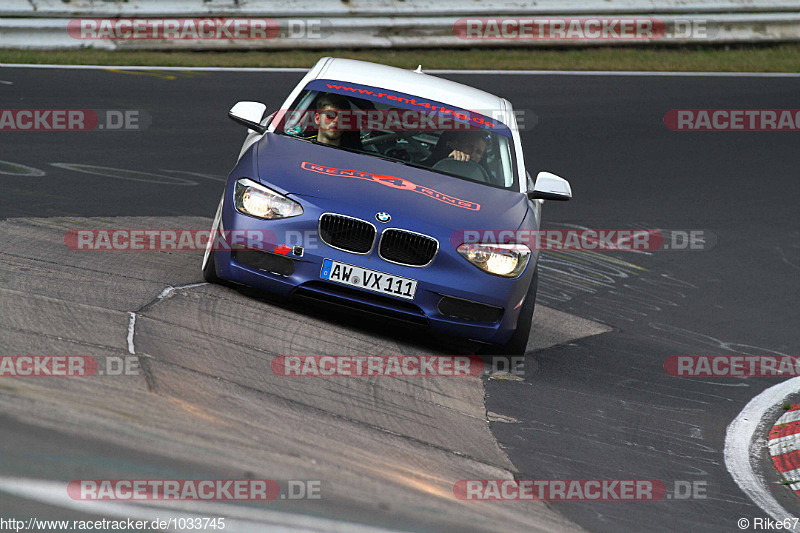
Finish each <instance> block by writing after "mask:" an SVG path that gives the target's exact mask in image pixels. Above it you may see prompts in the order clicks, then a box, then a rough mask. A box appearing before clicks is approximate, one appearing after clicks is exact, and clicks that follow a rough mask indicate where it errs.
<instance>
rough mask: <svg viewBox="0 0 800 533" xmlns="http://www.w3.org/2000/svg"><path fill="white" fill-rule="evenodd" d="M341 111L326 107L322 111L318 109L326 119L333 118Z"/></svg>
mask: <svg viewBox="0 0 800 533" xmlns="http://www.w3.org/2000/svg"><path fill="white" fill-rule="evenodd" d="M341 113H342V110H341V109H326V110H324V111H320V114H321V115H325V118H327V119H328V120H333V119H335V118H336V117H338V116H339V115H340V114H341Z"/></svg>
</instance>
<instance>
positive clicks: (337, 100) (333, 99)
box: [307, 93, 352, 146]
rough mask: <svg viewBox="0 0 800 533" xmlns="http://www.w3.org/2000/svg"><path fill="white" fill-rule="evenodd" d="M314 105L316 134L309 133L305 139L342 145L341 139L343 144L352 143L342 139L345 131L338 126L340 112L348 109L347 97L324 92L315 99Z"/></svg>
mask: <svg viewBox="0 0 800 533" xmlns="http://www.w3.org/2000/svg"><path fill="white" fill-rule="evenodd" d="M315 107H316V109H315V111H314V123H315V124H316V125H317V128H318V129H317V133H316V135H311V136H309V137H307V139H309V140H315V141H317V142H320V143H322V144H330V145H331V146H342V141H343V140H344V141H345V144H352V143H347V142H346V141H347V139H343V138H344V137H345V136H344V133H345V131H344V129H343V128H340V127H339V119H340V118H341V117H342V112H345V111H350V103H349V102H348V101H347V99H346V98H345V97H343V96H339V95H338V94H332V93H325V94H323V95H322V96H320V97H319V98H318V99H317V101H316V106H315Z"/></svg>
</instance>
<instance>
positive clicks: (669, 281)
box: [0, 68, 800, 532]
mask: <svg viewBox="0 0 800 533" xmlns="http://www.w3.org/2000/svg"><path fill="white" fill-rule="evenodd" d="M442 76H443V77H447V78H450V79H454V80H456V81H460V82H464V83H466V84H468V85H472V86H475V87H478V88H481V89H485V90H488V91H490V92H494V93H497V94H499V95H502V96H504V97H506V98H508V99H509V100H510V101H511V102H512V103H513V104H514V106H515V108H516V109H517V110H523V112H524V118H523V123H524V125H525V131H524V132H523V143H524V146H525V149H526V153H525V157H526V164H527V166H528V167H529V169H530V170H531V172H535V171H538V170H549V171H552V172H555V173H557V174H559V175H561V176H563V177H565V178H567V179H568V180H570V183H571V185H572V189H573V193H574V199H573V201H571V202H569V203H556V202H547V203H545V206H544V219H545V226H546V227H550V228H573V227H586V228H603V229H615V228H618V229H632V228H651V229H659V230H662V232H664V233H665V234H667V235H671V233H670V232H671V231H673V232H674V231H702V232H703V236H704V249H702V250H660V251H654V252H636V253H634V252H614V253H611V252H560V253H545V254H544V256H543V259H542V263H541V267H540V268H541V270H540V285H539V287H540V288H539V297H538V307H537V312H536V319H535V322H536V323H535V326H534V329H533V332H532V337H531V339H530V341H529V345H528V352H529V353H528V354H527V356H526V358H525V364H524V377H522V378H519V377H518V376H511V375H508V374H506V373H502V372H495V373H492V374H491V375H490V376H488V377H483V378H482V379H478V378H469V379H445V378H438V379H427V378H426V379H425V380H420V381H414V380H413V379H409V378H406V379H390V378H375V379H366V378H364V379H347V378H324V379H323V378H308V379H306V378H302V379H301V378H281V377H279V376H276V375H274V374H273V372H272V371H271V370H270V361H271V360H272V359H273V358H274V357H275V356H276V355H288V354H312V353H313V354H342V355H344V354H351V355H353V354H367V353H369V354H423V353H439V354H446V353H448V348H449V347H448V346H446V345H442V344H441V342H432V341H430V339H428V337H427V336H426V335H425V334H424V333H423V332H418V331H406V330H404V329H400V328H399V327H398V326H396V325H394V324H391V323H385V322H375V321H367V320H364V319H363V317H359V316H357V315H354V316H351V315H341V314H340V313H335V312H331V310H328V309H325V308H317V307H315V306H310V305H307V304H302V303H301V304H292V305H283V304H277V303H274V302H267V301H264V300H262V299H259V298H256V297H254V296H253V295H245V294H240V293H239V292H237V291H234V290H231V289H228V288H225V287H220V286H209V285H206V284H199V283H200V282H201V281H202V279H201V275H200V271H199V264H200V257H201V254H200V253H198V252H144V253H134V252H80V251H74V250H70V249H69V248H68V247H67V246H65V242H64V235H65V233H66V232H68V231H69V230H72V229H81V228H194V229H203V228H207V227H209V226H210V222H211V220H210V219H211V217H213V214H214V210H215V208H216V205H217V202H218V200H219V195H220V193H221V189H222V184H223V182H224V180H225V176H226V173H227V172H228V171H229V169H230V168H231V167H232V165H233V164H234V162H235V159H236V155H237V154H238V150H239V148H240V145H241V141H242V139H243V137H244V133H245V132H244V130H243V128H241V127H240V126H237V125H236V124H234V123H233V122H231V121H229V120H228V119H227V118H226V114H227V110H228V109H229V108H230V106H231V105H232V104H234V103H235V102H236V101H239V100H256V101H262V102H264V103H266V104H267V106H268V107H269V108H270V109H275V108H276V107H277V106H278V105H280V104H281V103H282V100H283V98H284V96H285V95H286V94H287V93H288V92H289V90H290V89H291V88H292V87H293V86H294V85H295V84H296V83H297V81H298V80H299V79H300V78H301V77H302V73H300V72H233V71H231V72H201V71H188V70H187V71H182V70H158V71H143V70H131V69H86V70H66V69H41V68H2V69H0V80H2V81H3V82H7V83H2V84H0V108H2V109H23V108H25V109H94V110H109V109H111V110H129V111H135V112H137V113H138V116H139V117H140V118H141V123H142V124H143V126H144V127H143V129H140V130H138V131H108V130H107V129H105V130H99V129H97V130H93V131H76V132H7V131H2V132H0V139H2V144H0V146H2V152H0V191H2V192H1V193H0V355H20V354H82V355H91V356H95V357H97V358H104V357H109V356H111V357H115V358H118V359H119V360H123V361H125V360H128V359H129V358H132V359H133V360H135V361H136V362H137V364H138V366H139V368H140V372H138V373H137V374H136V375H126V376H111V375H104V376H100V375H96V376H93V377H92V378H85V379H71V378H70V379H64V378H24V377H15V378H10V377H2V378H0V458H2V459H0V517H4V518H9V517H16V518H20V519H27V518H28V517H31V516H36V517H38V518H69V519H89V518H94V517H142V518H143V519H154V518H157V517H160V518H166V517H175V516H184V515H185V516H189V515H191V516H225V517H228V519H229V524H230V526H229V528H228V529H229V530H232V531H262V530H265V528H267V527H269V528H270V529H269V530H275V531H281V530H286V531H293V530H311V531H329V530H340V531H357V530H359V529H360V528H361V527H362V526H359V525H357V524H362V525H363V529H361V530H364V531H374V530H377V529H376V528H384V529H387V530H412V531H431V530H436V531H520V530H542V531H564V530H570V531H571V530H579V529H581V528H583V529H585V530H587V531H609V532H611V531H678V530H686V531H733V530H738V528H737V526H736V523H737V520H738V519H739V518H748V519H749V520H750V523H751V524H752V523H753V521H754V519H755V518H758V517H767V516H769V515H768V514H767V512H766V511H764V510H762V509H761V508H759V506H757V505H756V504H754V503H753V501H752V500H751V498H750V497H748V496H747V494H745V492H743V491H742V490H741V489H740V488H739V486H737V484H736V483H735V482H734V479H733V478H732V476H731V473H730V472H729V471H728V468H727V466H726V461H725V459H724V456H723V449H724V446H725V437H726V428H727V427H728V425H729V424H730V423H731V421H733V420H734V419H735V418H736V417H737V415H739V413H740V412H741V411H742V409H743V408H744V407H745V405H747V404H748V402H749V401H750V400H751V399H752V398H754V397H756V396H757V395H758V394H759V393H761V392H762V391H763V390H765V389H767V388H769V387H771V386H773V385H776V384H777V383H779V382H780V381H781V379H779V378H722V377H718V378H677V377H672V376H670V375H668V374H667V372H666V371H665V370H664V366H663V365H664V362H665V360H666V359H667V357H669V356H671V355H712V354H719V355H733V354H753V355H766V354H787V355H800V354H798V340H800V339H798V333H797V331H798V330H797V325H798V318H799V317H798V312H797V306H796V304H797V301H798V298H800V291H799V290H798V288H800V283H798V281H799V280H800V221H798V217H797V211H798V208H797V204H798V201H799V200H800V184H798V171H797V169H798V168H799V167H800V155H799V154H800V152H798V150H797V146H798V137H797V136H798V134H797V132H752V133H751V132H714V133H709V132H691V133H689V132H674V131H670V130H669V129H668V128H667V127H666V126H665V125H664V122H663V118H664V115H665V113H667V111H669V110H671V109H703V108H730V109H796V108H798V107H800V106H798V103H797V102H798V99H797V95H798V94H800V77H746V76H735V77H734V76H731V77H726V76H714V77H707V76H604V75H594V76H575V75H545V74H539V75H533V74H529V75H522V74H504V75H498V74H443V75H442ZM796 390H797V389H796V388H795V391H796ZM779 412H780V409H779V406H775V407H774V408H773V409H771V410H770V411H769V412H767V413H766V414H765V417H764V420H763V425H764V427H763V431H762V433H761V435H762V436H763V435H766V431H768V429H769V427H771V423H772V422H773V421H774V420H775V419H777V418H778V416H779V415H780V413H779ZM752 450H753V457H752V461H751V462H752V464H753V465H754V467H755V470H756V474H757V475H759V476H762V478H763V483H764V485H765V486H766V490H767V491H768V492H769V494H771V496H772V497H773V498H775V500H777V502H778V503H779V504H780V506H782V507H783V509H785V511H786V512H788V513H791V514H792V515H795V516H798V513H800V503H798V502H797V498H796V496H795V495H794V494H793V493H792V491H791V490H789V489H788V488H787V487H785V486H783V485H781V483H780V479H779V477H778V476H777V474H776V473H775V472H774V470H773V469H772V465H771V462H770V461H769V458H768V454H767V453H766V450H764V449H763V447H762V446H759V445H758V442H756V443H755V444H754V445H753V447H752ZM511 476H515V477H517V478H518V479H657V480H662V481H663V482H664V483H665V485H666V487H667V490H668V493H669V495H668V496H673V497H665V498H664V499H662V500H659V501H653V502H648V501H631V502H618V501H593V502H577V501H570V502H546V503H543V502H491V501H489V502H464V501H458V500H456V499H455V498H454V497H453V493H452V486H453V483H454V482H455V481H457V480H459V479H495V478H507V477H511ZM140 478H141V479H144V478H169V479H184V478H207V479H243V478H255V479H262V478H263V479H274V480H278V481H279V483H281V488H282V489H284V488H285V484H286V483H288V480H319V481H320V482H321V495H322V497H321V498H320V499H319V500H312V499H303V500H298V501H282V500H276V501H274V502H270V503H269V504H247V505H236V504H232V503H224V502H201V503H197V502H194V503H192V502H189V503H186V502H184V503H186V505H184V506H183V507H180V506H177V505H173V506H170V505H169V504H168V503H164V502H147V503H146V504H145V503H142V504H141V505H139V503H138V502H130V503H120V502H114V503H108V502H93V503H90V502H83V501H76V500H72V499H71V498H70V497H69V496H67V492H66V490H65V484H66V482H69V481H70V480H74V479H140ZM23 479H24V481H21V480H23ZM698 482H699V484H698ZM687 483H688V484H692V483H694V484H695V486H698V487H702V488H703V490H702V491H701V494H698V495H697V497H694V498H687V499H682V498H678V497H675V496H676V493H675V491H676V490H677V488H676V487H677V486H686V484H687Z"/></svg>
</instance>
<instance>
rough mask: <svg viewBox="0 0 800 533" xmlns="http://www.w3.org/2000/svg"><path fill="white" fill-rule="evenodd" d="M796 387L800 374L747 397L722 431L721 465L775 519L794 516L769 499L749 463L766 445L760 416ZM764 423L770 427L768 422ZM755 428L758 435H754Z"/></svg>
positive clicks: (795, 389)
mask: <svg viewBox="0 0 800 533" xmlns="http://www.w3.org/2000/svg"><path fill="white" fill-rule="evenodd" d="M798 390H800V377H796V378H792V379H789V380H786V381H783V382H781V383H778V384H777V385H774V386H772V387H770V388H768V389H767V390H765V391H764V392H762V393H761V394H759V395H758V396H756V397H755V398H753V399H752V400H750V402H749V403H748V404H747V405H746V406H745V408H744V409H743V410H742V412H741V413H739V416H737V417H736V418H735V419H734V420H733V422H731V424H730V425H729V426H728V431H727V433H726V434H725V467H726V468H727V469H728V472H730V474H731V476H733V480H734V481H736V484H737V485H739V488H741V489H742V491H743V492H744V493H745V494H746V495H747V496H748V497H749V498H750V499H751V500H753V502H754V503H755V504H756V505H758V506H759V507H760V508H761V509H762V510H763V511H764V512H766V513H767V514H769V515H770V516H771V517H772V518H774V519H775V520H783V519H784V518H790V519H793V518H795V517H794V515H792V514H791V513H789V512H788V511H786V509H784V508H783V507H782V506H781V504H779V503H778V501H777V500H776V499H775V498H773V496H772V494H770V492H769V490H768V488H767V486H766V483H765V481H764V479H763V478H762V477H761V476H759V475H758V474H756V472H755V470H753V462H755V461H757V459H758V458H759V456H760V450H761V448H763V447H766V446H767V441H766V437H765V435H764V433H765V432H766V430H767V426H765V425H764V424H763V423H762V422H764V420H763V419H764V417H765V416H766V414H767V413H768V412H769V411H770V410H772V409H774V408H775V407H776V406H779V405H781V404H782V403H783V401H784V400H785V399H786V398H787V397H789V396H790V395H791V394H795V393H797V391H798ZM767 425H768V426H769V427H772V425H771V424H769V423H767ZM759 431H760V434H758V435H756V432H759ZM751 444H752V446H751Z"/></svg>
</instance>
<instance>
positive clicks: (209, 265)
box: [202, 195, 230, 285]
mask: <svg viewBox="0 0 800 533" xmlns="http://www.w3.org/2000/svg"><path fill="white" fill-rule="evenodd" d="M224 198H225V196H224V195H223V197H222V198H221V199H220V201H219V207H217V214H216V215H214V223H213V224H212V225H211V238H210V239H208V246H207V247H206V250H205V253H204V254H203V267H202V268H203V279H204V280H206V281H207V282H208V283H216V284H218V285H230V283H229V282H227V281H225V280H224V279H222V278H220V277H219V276H217V260H216V258H215V257H214V247H215V246H216V244H217V233H218V231H219V228H220V227H221V225H222V222H221V220H222V202H223V200H224Z"/></svg>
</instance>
